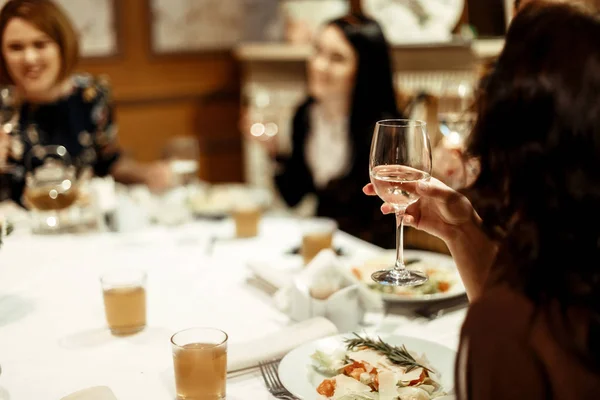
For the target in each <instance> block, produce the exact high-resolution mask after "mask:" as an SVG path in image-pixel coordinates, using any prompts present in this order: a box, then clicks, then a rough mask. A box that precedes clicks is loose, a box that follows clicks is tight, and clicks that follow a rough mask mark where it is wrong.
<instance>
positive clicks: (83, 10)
mask: <svg viewBox="0 0 600 400" xmlns="http://www.w3.org/2000/svg"><path fill="white" fill-rule="evenodd" d="M7 1H8V0H0V6H2V7H3V6H4V4H6V2H7ZM54 1H55V2H56V3H58V4H59V5H60V6H62V8H63V9H64V10H65V11H66V12H67V14H68V15H69V17H70V18H71V21H72V22H73V24H74V25H75V28H76V29H77V31H78V33H79V42H80V43H79V45H80V51H81V55H82V56H83V57H93V58H96V57H111V56H115V55H117V54H118V53H119V43H118V29H117V2H118V1H119V0H54Z"/></svg>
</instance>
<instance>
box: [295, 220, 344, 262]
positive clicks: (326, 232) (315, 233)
mask: <svg viewBox="0 0 600 400" xmlns="http://www.w3.org/2000/svg"><path fill="white" fill-rule="evenodd" d="M336 230H337V223H336V222H335V221H334V220H332V219H329V218H316V219H312V220H309V221H306V222H305V223H304V226H303V234H302V249H301V251H300V253H301V254H302V259H303V260H304V265H307V264H308V263H310V262H311V261H312V259H313V258H315V257H316V256H317V254H319V252H320V251H321V250H324V249H330V248H332V247H333V235H334V233H335V231H336Z"/></svg>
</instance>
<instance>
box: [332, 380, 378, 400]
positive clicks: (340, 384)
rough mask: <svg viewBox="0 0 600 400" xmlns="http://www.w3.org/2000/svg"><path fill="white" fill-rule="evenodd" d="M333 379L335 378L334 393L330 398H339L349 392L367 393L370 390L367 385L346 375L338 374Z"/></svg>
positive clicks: (334, 399)
mask: <svg viewBox="0 0 600 400" xmlns="http://www.w3.org/2000/svg"><path fill="white" fill-rule="evenodd" d="M333 379H335V393H333V396H332V397H331V399H332V400H337V399H340V398H341V397H343V396H345V395H349V394H360V393H369V392H370V391H371V388H370V387H369V386H367V385H365V384H363V383H360V382H359V381H357V380H356V379H353V378H350V377H349V376H346V375H338V376H336V377H335V378H333Z"/></svg>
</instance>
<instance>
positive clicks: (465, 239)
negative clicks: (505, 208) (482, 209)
mask: <svg viewBox="0 0 600 400" xmlns="http://www.w3.org/2000/svg"><path fill="white" fill-rule="evenodd" d="M363 191H364V192H365V193H366V194H367V195H370V196H374V195H376V193H375V188H374V187H373V185H372V184H370V183H369V184H368V185H366V186H365V187H364V188H363ZM416 192H417V193H418V194H420V195H421V198H420V199H419V201H417V202H416V203H413V204H411V205H410V206H409V207H408V208H407V209H406V214H405V218H404V221H405V223H406V224H407V225H410V226H412V227H414V228H417V229H420V230H423V231H425V232H427V233H429V234H432V235H435V236H437V237H439V238H440V239H442V240H443V241H444V242H446V245H448V248H449V249H450V253H451V254H452V257H453V258H454V261H455V262H456V266H457V267H458V271H459V273H460V275H461V278H462V281H463V283H464V285H465V288H466V290H467V295H468V296H469V299H470V300H471V301H472V300H474V299H476V298H478V297H479V296H481V294H482V293H483V290H484V287H485V282H486V280H487V277H488V274H489V271H490V267H491V266H492V264H493V262H494V260H495V258H496V253H497V250H498V248H497V244H496V243H495V242H494V241H492V240H491V239H490V238H489V237H488V236H487V235H486V234H485V233H484V232H483V231H482V230H481V228H480V225H479V224H480V218H479V216H478V215H477V213H476V212H475V210H474V209H473V206H472V205H471V202H470V201H469V200H468V199H467V198H466V197H465V196H463V195H462V194H460V193H458V192H457V191H455V190H454V189H452V188H450V187H448V186H446V185H445V184H443V183H442V182H441V181H439V180H437V179H435V178H431V180H430V181H429V182H419V184H418V185H417V186H416ZM381 211H382V212H383V213H384V214H390V213H393V212H394V210H393V209H392V207H391V206H390V205H389V204H383V205H382V206H381Z"/></svg>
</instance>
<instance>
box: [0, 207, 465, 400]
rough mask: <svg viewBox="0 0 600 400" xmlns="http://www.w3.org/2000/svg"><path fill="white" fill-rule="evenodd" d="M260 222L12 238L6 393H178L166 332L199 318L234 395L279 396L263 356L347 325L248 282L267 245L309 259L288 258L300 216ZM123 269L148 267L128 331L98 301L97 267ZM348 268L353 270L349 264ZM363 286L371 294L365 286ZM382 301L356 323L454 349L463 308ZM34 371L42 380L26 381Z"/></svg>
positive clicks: (3, 339) (349, 242) (7, 246)
mask: <svg viewBox="0 0 600 400" xmlns="http://www.w3.org/2000/svg"><path fill="white" fill-rule="evenodd" d="M259 225H260V228H259V233H258V235H257V236H255V237H252V238H240V239H237V238H236V235H235V233H236V227H235V221H233V218H226V219H223V220H196V221H192V222H190V223H187V224H184V225H180V226H177V227H164V226H151V227H149V228H146V229H143V230H141V231H136V232H122V233H113V232H98V233H87V234H84V235H61V236H35V235H27V234H23V233H21V234H19V233H18V232H15V234H13V235H11V236H9V237H8V238H6V239H5V240H4V242H5V243H4V246H3V248H2V250H1V251H0V265H1V268H0V315H1V316H0V343H3V346H2V351H1V360H0V365H1V368H2V373H1V375H0V398H2V399H3V400H4V399H15V398H16V399H18V398H48V399H62V398H63V397H66V396H67V395H69V394H71V393H76V392H78V391H81V390H84V389H86V388H95V387H107V388H109V389H110V391H111V392H112V393H113V395H114V396H115V397H116V398H117V399H119V400H125V399H137V398H145V399H173V398H175V396H176V393H175V388H174V386H175V384H174V379H173V374H174V372H173V367H172V365H171V364H172V361H171V354H170V353H171V351H170V349H169V337H170V336H172V335H173V334H174V333H176V332H178V331H180V330H183V329H186V328H189V327H194V326H201V327H202V326H209V327H217V328H218V329H222V330H223V331H224V332H227V335H228V336H229V339H228V345H229V351H228V365H231V368H232V369H233V370H230V371H229V373H228V378H227V398H232V399H238V398H239V399H247V398H253V399H270V398H272V397H270V396H271V395H270V393H269V392H268V390H267V388H266V386H265V383H264V380H263V379H262V376H261V373H260V369H259V368H258V363H259V362H261V361H264V362H268V361H272V360H273V359H277V360H278V359H281V358H282V357H283V356H285V355H286V354H287V353H288V352H289V351H292V350H293V349H294V348H298V346H301V345H303V344H306V343H310V342H311V341H314V340H318V339H320V338H323V337H331V336H332V335H337V334H340V333H348V332H347V331H340V330H339V329H338V327H337V326H336V325H335V324H334V323H333V322H331V321H330V320H329V319H327V318H325V317H324V316H323V315H326V313H325V314H323V313H314V314H311V313H308V314H306V315H303V316H301V317H298V316H297V315H294V317H295V318H292V316H290V313H289V312H288V311H286V310H285V309H282V308H280V307H279V306H278V304H277V295H276V294H277V292H279V291H280V290H282V289H281V288H278V289H277V291H276V292H275V295H274V293H273V292H269V291H268V290H264V288H263V287H261V286H259V285H255V284H252V280H253V279H257V276H256V274H255V272H253V270H252V269H251V268H249V265H251V263H252V261H253V260H257V259H268V258H269V256H270V255H272V257H273V258H274V259H281V258H286V257H289V258H294V257H295V260H296V261H298V260H299V262H300V263H302V259H301V256H299V255H288V256H286V252H287V251H288V250H289V248H291V247H293V246H296V245H297V242H298V241H299V240H300V235H301V233H300V232H301V227H300V226H299V224H298V221H297V219H296V218H290V217H280V216H270V215H265V216H263V217H262V218H261V221H260V223H259ZM215 234H216V235H218V236H219V237H220V238H222V239H227V240H219V241H217V242H216V243H215V244H214V248H213V250H212V251H211V253H210V254H208V253H207V252H206V246H208V244H209V241H210V240H211V237H212V236H211V235H215ZM332 243H333V245H334V247H335V246H339V247H342V248H344V249H349V250H348V252H351V254H352V255H353V257H354V258H355V259H361V260H364V259H370V258H371V259H372V258H374V257H377V256H378V255H381V254H382V253H385V252H382V250H381V249H379V248H376V247H375V246H372V245H370V244H368V243H366V242H362V241H360V240H359V239H356V238H354V237H352V236H350V235H347V234H345V233H344V232H341V231H336V232H335V234H334V238H333V241H332ZM350 249H351V250H350ZM339 258H340V259H341V258H344V257H341V256H340V257H339ZM345 258H346V259H350V258H351V257H350V255H348V256H345ZM319 259H320V260H321V261H319ZM323 259H325V260H329V261H332V260H333V261H334V262H337V261H339V260H338V257H337V256H336V255H335V253H334V252H333V251H331V250H330V251H329V252H328V251H323V252H320V253H319V257H317V258H315V259H314V260H313V261H316V262H317V269H318V268H319V265H318V264H319V263H322V262H323ZM326 264H327V262H325V264H321V265H326ZM340 264H343V263H340ZM309 267H310V266H307V267H306V268H303V267H301V270H300V272H305V273H306V271H307V270H308V269H309ZM337 267H340V265H338V266H337ZM120 268H124V269H133V270H136V271H141V272H143V273H144V274H145V275H146V277H147V281H146V283H145V285H146V286H145V291H146V293H145V294H146V308H147V310H146V314H147V323H146V325H145V328H144V329H143V330H141V331H140V332H139V333H136V334H133V335H128V336H117V335H114V334H112V333H111V331H110V329H109V328H108V327H107V322H106V319H105V315H104V314H105V312H104V307H103V290H102V284H101V281H100V277H101V276H102V275H103V274H105V273H107V272H112V270H115V269H117V270H118V269H120ZM348 274H349V275H350V276H353V275H352V273H351V271H350V270H348ZM263 275H264V274H263ZM294 276H296V275H295V273H294ZM294 276H292V277H291V278H290V279H292V280H293V279H294ZM258 279H260V280H264V279H263V277H258ZM356 282H357V281H354V282H353V284H356ZM362 289H363V290H367V291H368V292H369V293H371V294H372V293H375V292H373V291H369V289H368V287H367V286H362ZM279 295H280V296H282V294H281V293H279ZM385 303H386V302H384V301H382V302H381V304H382V305H383V306H384V307H383V308H381V309H379V310H377V308H375V309H371V310H368V312H364V314H365V315H364V318H361V321H360V322H359V323H358V324H356V326H355V328H356V330H357V331H360V332H378V333H379V332H381V333H386V334H398V335H403V336H411V337H420V338H422V339H425V340H431V341H432V342H436V343H441V344H443V345H445V346H447V347H448V348H450V349H456V346H457V343H458V329H459V327H460V324H461V323H462V319H463V318H464V309H461V310H458V311H455V312H450V313H448V314H447V315H442V316H440V317H439V318H436V319H432V320H430V319H428V318H423V317H418V316H417V315H416V314H414V313H413V312H411V311H409V310H408V309H406V308H404V309H403V310H400V311H399V312H395V311H389V310H388V307H386V306H385ZM390 304H391V303H390ZM393 305H394V306H397V304H393ZM392 308H393V307H392ZM392 308H389V309H390V310H391V309H392ZM353 311H356V310H353ZM319 314H321V315H319ZM361 314H362V311H361ZM333 319H334V320H335V317H334V318H333ZM303 327H304V328H303ZM344 328H346V329H348V328H349V327H344ZM261 343H262V344H261ZM6 344H9V345H6ZM31 379H35V381H36V382H37V384H36V385H31V384H29V383H28V382H30V381H31ZM1 396H4V397H1ZM248 396H250V397H248ZM296 396H298V394H296ZM67 398H68V397H67ZM91 398H94V397H91ZM101 398H102V397H101ZM107 398H110V397H107ZM298 398H305V397H300V396H298ZM69 400H70V399H69Z"/></svg>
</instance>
